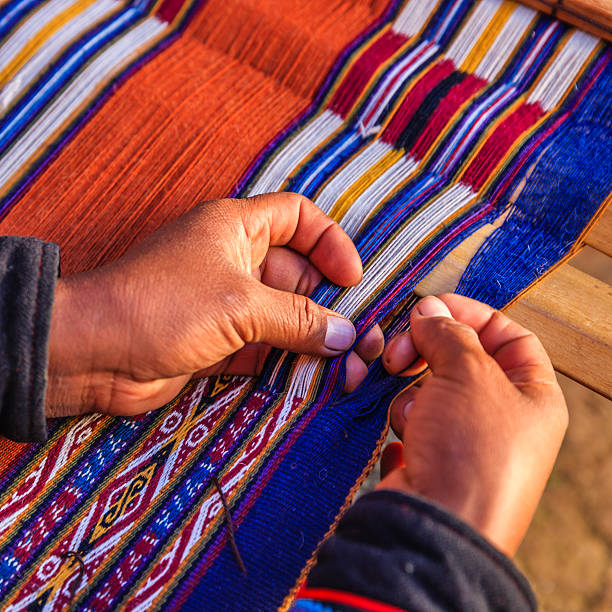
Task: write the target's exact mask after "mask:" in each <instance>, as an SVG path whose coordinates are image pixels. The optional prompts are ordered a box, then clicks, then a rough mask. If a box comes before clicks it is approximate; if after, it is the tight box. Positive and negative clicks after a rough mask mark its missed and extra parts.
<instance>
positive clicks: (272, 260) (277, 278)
mask: <svg viewBox="0 0 612 612" xmlns="http://www.w3.org/2000/svg"><path fill="white" fill-rule="evenodd" d="M256 278H257V277H256ZM322 278H323V275H322V274H321V272H319V270H317V268H315V267H314V266H313V265H312V264H311V263H310V261H309V260H308V258H306V257H304V256H303V255H300V254H299V253H296V252H295V251H292V250H291V249H287V248H284V247H272V248H271V249H270V250H269V251H268V253H267V255H266V257H265V258H264V260H263V262H262V264H261V266H260V267H259V279H260V280H261V282H262V283H264V284H265V285H268V287H273V288H274V289H279V290H280V291H290V292H292V293H299V294H300V295H310V294H311V293H312V292H313V291H314V289H315V287H316V286H317V285H318V284H319V283H320V282H321V279H322Z"/></svg>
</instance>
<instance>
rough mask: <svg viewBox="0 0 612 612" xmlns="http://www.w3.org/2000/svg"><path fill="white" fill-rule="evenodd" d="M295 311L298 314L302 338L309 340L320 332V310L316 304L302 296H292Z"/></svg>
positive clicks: (298, 325) (298, 327)
mask: <svg viewBox="0 0 612 612" xmlns="http://www.w3.org/2000/svg"><path fill="white" fill-rule="evenodd" d="M292 300H293V306H294V311H295V312H297V331H298V334H299V335H300V337H302V338H309V337H311V336H313V335H315V334H317V332H318V331H319V327H320V325H319V321H320V318H319V310H318V308H317V306H316V304H315V303H314V302H313V301H312V300H309V299H308V298H305V297H303V296H301V295H297V294H294V295H293V296H292Z"/></svg>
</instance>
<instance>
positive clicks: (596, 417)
mask: <svg viewBox="0 0 612 612" xmlns="http://www.w3.org/2000/svg"><path fill="white" fill-rule="evenodd" d="M559 382H560V384H561V387H562V388H563V392H564V394H565V399H566V401H567V405H568V408H569V412H570V425H569V428H568V432H567V436H566V438H565V442H564V444H563V447H562V449H561V453H560V455H559V460H558V461H557V465H556V467H555V470H554V472H553V474H552V476H551V478H550V481H549V483H548V487H547V489H546V492H545V493H544V497H543V498H542V502H541V504H540V507H539V508H538V511H537V513H536V516H535V518H534V521H533V523H532V524H531V527H530V529H529V531H528V533H527V537H526V538H525V540H524V542H523V544H522V546H521V548H520V550H519V554H518V557H517V562H518V565H519V567H520V568H521V569H522V570H523V572H524V573H525V574H526V575H527V577H528V578H529V579H530V581H531V583H532V585H533V587H534V589H535V591H536V594H537V596H538V601H539V602H540V605H541V609H542V610H543V611H544V612H562V611H563V612H583V611H585V612H586V611H589V612H591V611H592V612H604V611H605V612H610V611H612V402H610V401H609V400H606V399H604V398H603V397H601V396H599V395H597V394H596V393H593V392H592V391H589V390H588V389H585V388H584V387H581V386H580V385H578V384H577V383H575V382H573V381H572V380H569V379H568V378H566V377H564V376H559Z"/></svg>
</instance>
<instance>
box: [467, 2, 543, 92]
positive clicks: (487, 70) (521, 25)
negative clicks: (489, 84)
mask: <svg viewBox="0 0 612 612" xmlns="http://www.w3.org/2000/svg"><path fill="white" fill-rule="evenodd" d="M536 15H537V13H536V11H534V10H532V9H530V8H527V7H526V6H522V5H520V6H517V7H516V9H515V10H514V12H513V13H512V15H510V17H509V18H508V20H507V21H506V23H505V24H504V25H503V27H502V28H501V30H500V31H499V33H498V35H497V37H496V38H495V40H494V41H493V44H492V45H491V46H490V47H489V50H488V51H487V52H486V53H485V55H484V57H483V58H482V60H481V61H480V64H478V67H477V68H476V70H475V71H474V73H475V74H476V76H479V77H480V78H482V79H486V80H487V81H493V80H494V79H495V78H497V75H498V74H499V72H500V71H501V69H502V68H503V67H504V66H505V65H506V62H507V61H508V59H509V58H510V56H511V55H512V54H513V53H514V49H515V48H516V46H517V45H518V44H519V42H520V41H521V39H522V37H523V35H524V34H525V31H526V30H527V28H529V26H530V25H531V22H532V21H533V20H534V19H535V17H536Z"/></svg>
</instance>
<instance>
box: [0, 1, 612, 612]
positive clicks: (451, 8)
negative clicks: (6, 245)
mask: <svg viewBox="0 0 612 612" xmlns="http://www.w3.org/2000/svg"><path fill="white" fill-rule="evenodd" d="M22 4H23V8H22V13H20V15H19V16H18V17H15V23H14V24H13V25H11V26H10V27H8V29H7V30H6V31H4V30H3V32H5V34H4V36H5V38H4V39H3V41H4V42H3V46H1V47H0V69H2V70H5V71H6V74H13V75H14V74H17V72H16V70H25V69H26V68H27V67H28V66H30V64H31V62H34V61H35V59H33V58H36V57H37V55H36V53H38V50H39V49H42V48H43V46H44V45H48V44H51V43H52V42H53V41H55V38H56V37H57V36H59V35H60V33H61V32H62V31H63V30H62V27H67V26H65V25H64V26H62V25H61V24H62V23H64V24H72V23H73V21H74V20H76V19H83V22H84V23H85V21H86V20H85V19H84V18H83V17H82V16H83V15H85V14H88V13H86V11H87V10H88V9H87V6H91V7H95V10H94V9H91V10H92V11H93V12H95V16H93V15H92V17H91V19H92V20H94V19H97V20H98V21H95V23H94V21H91V22H89V21H87V23H85V25H84V26H83V28H82V29H81V30H78V31H76V30H75V32H76V33H74V35H73V38H71V39H70V41H69V42H66V41H64V42H62V43H61V44H60V43H53V44H57V45H58V47H57V48H58V49H59V48H60V47H61V49H62V51H61V52H62V53H64V54H66V53H68V51H65V50H64V49H65V48H68V49H69V50H70V53H72V54H73V55H74V56H75V57H77V56H78V57H83V58H84V59H83V61H82V62H81V63H80V64H78V65H76V64H75V67H74V71H73V72H70V73H68V72H66V77H65V80H63V81H62V80H59V79H60V76H58V75H63V74H64V72H62V70H63V68H62V66H63V65H64V64H62V63H61V62H55V63H51V64H48V65H47V64H45V66H44V67H40V65H39V64H32V67H31V68H29V70H31V71H34V72H32V74H34V75H35V79H34V77H33V78H32V80H31V81H28V82H27V83H26V81H19V83H25V84H24V85H23V88H22V89H21V90H16V89H14V88H13V89H11V88H10V87H9V88H8V89H7V86H5V87H4V89H3V90H2V92H3V95H4V92H7V91H8V92H9V93H8V94H7V96H8V98H7V100H8V102H7V103H6V106H5V108H6V110H5V114H4V115H3V116H2V118H1V119H0V130H1V131H0V138H6V139H7V140H6V141H5V140H2V141H1V142H3V143H5V144H4V145H3V147H4V148H3V149H2V156H0V172H2V174H1V175H0V176H2V179H1V180H2V181H3V183H2V185H3V187H2V189H4V191H3V192H2V193H3V194H4V196H3V197H4V199H3V206H4V210H5V213H6V217H5V219H4V221H3V231H4V232H9V231H10V232H14V233H35V234H37V235H39V236H41V237H44V238H50V239H55V240H57V241H59V242H60V244H61V245H62V247H63V249H64V269H65V270H69V271H77V270H79V269H82V268H84V267H89V266H92V265H95V264H97V263H100V262H102V261H105V260H107V259H110V258H112V257H114V256H116V255H117V254H118V253H120V252H122V251H123V250H125V248H127V246H128V245H129V244H130V243H131V241H133V240H134V237H135V235H136V234H138V233H139V234H140V235H142V234H144V233H148V232H150V231H152V230H153V229H155V227H157V226H159V225H160V224H161V223H163V222H164V221H166V220H167V219H170V218H173V217H175V216H176V215H178V214H179V213H180V212H182V211H184V210H185V209H186V208H188V207H189V206H190V205H192V204H193V202H194V201H196V200H197V199H204V198H206V197H212V196H219V195H225V194H226V193H227V192H229V191H230V190H232V189H233V192H234V194H236V195H251V194H255V193H262V192H265V191H275V190H280V189H286V190H292V191H299V192H301V193H304V194H306V195H308V196H309V197H310V198H312V199H313V200H314V201H315V202H316V203H317V204H318V205H319V206H320V207H321V208H322V209H323V210H325V211H326V212H327V213H328V214H330V215H331V216H333V217H334V218H336V219H337V220H338V221H339V223H340V224H341V225H342V226H343V227H344V228H345V230H346V231H347V232H348V233H349V234H350V235H351V236H352V237H353V239H354V240H355V243H356V245H357V247H358V249H359V252H360V254H361V257H362V259H363V261H364V270H365V272H364V280H363V282H362V283H361V284H360V285H359V286H358V287H355V288H351V289H341V288H338V287H336V286H333V285H330V284H327V283H322V284H321V286H319V287H318V288H317V290H316V293H315V296H314V297H315V299H317V301H319V302H321V303H323V304H325V305H326V306H328V307H330V308H334V309H335V310H338V311H339V312H342V313H343V314H346V315H347V316H350V317H351V319H352V320H353V321H354V322H355V325H356V328H357V330H358V333H359V334H360V335H362V334H364V333H365V332H366V331H367V330H368V329H369V328H371V326H372V325H374V324H375V323H379V324H381V325H382V327H383V329H384V330H385V332H386V333H387V334H392V333H394V332H395V331H397V330H400V329H404V328H405V327H406V325H407V321H408V316H409V312H410V307H411V305H412V303H413V301H414V300H413V297H412V293H411V292H412V289H413V288H414V286H415V285H416V284H417V282H418V281H419V280H420V279H421V278H422V277H423V276H424V275H425V274H426V273H427V272H428V271H429V270H430V269H431V268H432V267H433V266H434V265H435V264H436V263H437V262H438V261H440V259H441V258H442V257H443V256H444V255H445V254H446V253H447V252H448V251H449V250H450V249H451V248H452V247H453V246H454V245H456V244H457V243H458V242H459V241H461V240H462V239H464V238H465V237H466V236H467V235H468V234H469V233H471V232H473V231H475V230H476V229H477V228H478V227H481V226H482V225H483V224H484V223H487V222H490V221H492V220H493V219H495V218H497V217H498V216H499V215H501V214H502V213H503V212H505V211H506V210H507V209H508V202H509V199H510V195H512V194H515V195H516V193H517V191H519V193H518V195H517V197H516V198H515V202H514V204H513V205H512V207H511V209H510V210H509V212H508V215H507V217H506V219H505V221H504V223H503V224H502V225H501V226H500V228H499V229H498V230H497V231H496V232H495V233H494V234H493V235H492V236H491V238H490V239H489V240H488V241H487V242H486V243H485V245H483V247H482V249H481V251H480V252H479V253H478V254H477V256H476V257H475V258H474V260H473V261H472V262H471V264H470V266H469V267H468V269H467V270H466V273H465V275H464V278H463V279H462V281H461V283H460V286H459V290H460V291H461V292H463V293H465V294H467V295H472V296H476V297H479V298H480V299H484V300H485V301H489V302H490V303H493V304H495V305H497V306H504V305H505V304H507V303H508V302H510V301H511V300H512V299H514V298H515V297H516V296H517V295H518V294H520V292H522V291H523V290H524V289H525V288H526V287H528V286H529V285H530V284H531V283H533V282H534V281H535V280H537V278H538V277H539V276H541V275H542V274H543V273H545V272H546V271H547V270H548V269H550V268H551V267H552V266H554V265H555V264H556V263H557V262H558V261H559V260H560V259H562V258H563V257H564V256H565V255H566V254H567V252H568V251H569V250H570V249H571V247H572V245H573V244H574V243H575V242H576V241H577V240H578V239H579V238H580V236H581V235H582V233H583V232H584V231H585V228H587V227H588V225H589V223H590V222H591V220H592V219H593V218H594V217H595V216H596V215H597V213H598V211H600V210H601V209H602V207H603V205H604V203H605V201H606V199H607V198H608V196H609V193H610V191H611V190H612V160H611V156H610V154H609V150H610V146H611V144H612V95H611V94H612V52H611V50H610V48H609V47H608V46H606V45H604V44H603V43H601V42H600V41H599V40H598V39H596V38H594V37H592V36H590V35H588V34H585V33H583V32H580V31H577V30H574V29H571V28H568V27H567V26H565V25H563V24H560V23H558V22H556V21H552V20H550V19H549V18H547V17H544V16H541V15H539V14H538V13H536V12H535V11H533V10H531V9H529V8H526V7H524V6H521V5H517V4H515V3H513V2H504V1H501V0H478V1H476V2H474V1H473V0H470V1H467V0H441V1H438V2H436V1H434V0H409V1H408V2H407V3H392V4H391V5H389V6H387V7H384V6H382V5H380V4H379V3H373V4H371V5H366V4H365V3H364V4H361V3H356V4H355V5H353V4H351V3H344V2H337V3H330V2H318V3H317V2H314V3H305V4H304V5H301V4H298V3H287V6H286V7H285V9H286V10H285V11H283V12H280V13H279V10H278V4H277V3H274V2H270V3H269V4H268V3H266V2H260V3H257V4H256V5H255V4H253V5H251V4H248V3H246V2H244V3H240V2H235V3H232V2H231V1H229V0H224V1H223V2H221V1H219V2H215V1H214V0H211V1H210V2H209V3H207V4H206V5H205V6H204V7H203V8H202V9H201V11H200V12H199V13H198V14H197V15H196V16H195V17H193V18H192V20H191V21H190V22H189V23H186V22H187V18H188V17H189V16H190V15H191V13H190V7H189V6H187V5H184V6H180V7H179V6H178V5H174V8H173V10H172V12H171V13H170V12H168V13H166V12H162V13H160V12H159V10H160V9H159V7H157V8H155V7H144V6H142V7H141V6H140V5H138V7H135V6H133V5H123V4H122V5H121V10H125V11H132V10H136V8H138V11H140V12H138V17H134V20H135V21H134V22H130V25H128V26H126V28H127V29H126V30H125V32H128V33H130V32H134V31H136V30H137V28H138V27H143V28H145V26H144V25H142V24H145V23H146V24H149V23H151V20H154V25H155V28H154V29H151V30H150V31H149V30H148V29H147V28H149V25H147V26H146V28H145V29H144V30H143V38H142V39H141V38H137V39H134V40H132V38H130V39H129V40H130V42H129V44H128V43H127V42H126V43H125V44H126V45H127V47H125V48H124V47H117V48H116V49H115V47H114V46H113V44H110V43H103V44H101V46H100V47H99V48H96V49H94V48H93V47H92V48H91V52H92V55H91V56H87V57H85V50H88V49H90V47H89V46H88V44H89V42H88V41H89V40H90V38H89V37H91V36H95V35H97V34H96V33H98V32H100V31H105V30H104V27H106V26H102V25H101V23H102V21H104V20H106V21H104V23H105V24H106V23H107V21H108V20H109V19H110V17H109V16H108V15H106V13H105V14H104V16H103V17H100V14H99V13H98V12H97V11H99V10H102V9H101V8H100V7H102V6H103V4H102V0H100V1H99V2H97V3H95V4H91V5H87V4H86V3H83V4H81V3H78V6H79V8H81V9H82V11H77V10H76V9H75V10H74V11H72V9H71V8H70V7H71V6H72V4H71V3H70V2H65V1H63V2H60V1H59V0H56V2H55V4H54V0H50V1H49V2H46V3H33V2H30V3H29V4H27V5H26V4H24V3H15V4H14V3H11V2H5V3H4V4H3V5H2V6H0V10H1V11H3V13H2V14H7V15H9V14H13V13H12V12H11V11H13V12H14V11H15V10H17V9H14V6H21V5H22ZM113 6H114V5H113ZM162 6H164V5H162ZM118 7H119V5H117V7H115V8H114V9H113V10H116V11H119V12H121V11H120V9H119V8H118ZM20 10H21V9H20ZM43 11H46V12H43ZM71 11H72V12H71ZM41 12H43V17H44V19H43V18H41V17H40V15H39V13H41ZM15 14H16V13H15ZM130 14H131V13H130ZM37 15H38V17H37ZM57 15H67V17H66V18H65V19H64V20H63V21H62V19H63V18H62V19H59V18H57ZM28 19H32V20H33V21H32V24H33V25H31V26H28V28H29V29H28V28H26V29H24V30H23V32H24V33H23V34H22V35H21V37H20V38H15V39H13V37H15V36H16V35H17V34H18V33H19V32H20V31H21V30H20V28H24V24H25V23H26V21H27V20H28ZM100 20H102V21H100ZM17 22H19V24H20V25H18V24H17ZM98 22H100V23H98ZM2 23H4V21H0V25H1V24H2ZM79 23H80V22H79ZM113 23H114V21H113ZM49 24H51V25H49ZM183 26H184V27H185V30H184V33H183V34H182V35H181V36H180V37H179V38H178V39H176V40H175V41H174V42H173V43H172V44H170V45H169V46H167V47H166V48H164V49H163V50H161V49H159V44H160V42H161V41H162V40H169V38H165V37H169V36H171V34H172V33H173V32H176V31H177V30H178V29H180V28H181V27H183ZM151 27H152V26H151ZM37 28H38V29H37ZM100 28H102V29H100ZM43 30H44V32H43ZM153 30H155V34H153ZM71 31H72V30H71ZM45 32H46V34H45ZM39 33H40V34H39ZM117 36H119V37H120V36H121V35H120V34H117ZM124 36H127V34H125V33H124ZM138 36H140V34H139V35H138ZM13 40H15V41H16V42H11V41H13ZM118 40H119V39H118ZM120 40H124V39H123V38H120ZM9 43H10V44H9ZM156 45H157V47H156ZM5 48H6V49H7V56H6V57H7V58H8V59H7V60H6V66H8V68H6V69H5V68H4V67H3V66H4V62H5V60H4V57H5V56H4V55H1V54H2V53H4V50H5ZM111 49H115V51H112V53H110V52H109V50H111ZM153 49H157V50H158V51H159V53H158V55H156V56H155V57H152V56H151V51H152V50H153ZM119 50H121V52H119ZM9 51H10V52H11V53H12V55H11V54H10V53H9ZM107 52H109V55H108V56H105V55H104V54H105V53H107ZM58 53H59V51H58ZM96 53H97V55H94V54H96ZM73 55H69V56H68V55H67V56H66V57H69V58H71V57H73ZM15 57H19V58H21V59H19V60H15V59H14V58H15ZM45 57H48V56H45ZM61 57H63V56H61ZM101 57H107V60H105V61H106V62H107V64H104V66H108V70H107V71H106V72H104V71H102V70H101V69H99V68H96V69H95V70H92V71H90V72H88V70H89V68H90V67H91V66H94V65H96V66H98V64H95V62H97V61H98V59H99V58H101ZM145 57H148V58H149V61H148V62H147V63H146V64H145V63H143V59H144V58H145ZM67 61H68V60H67ZM11 62H12V63H11ZM135 62H136V64H135ZM17 65H19V66H20V67H19V68H16V66H17ZM135 65H138V66H140V69H139V70H138V71H137V72H134V73H133V74H131V76H129V78H127V80H124V81H123V82H122V84H121V85H120V86H119V87H118V88H117V89H116V91H114V92H113V93H114V95H112V96H110V97H108V99H107V100H106V102H105V103H104V104H103V105H101V106H100V100H101V98H100V96H101V95H104V91H106V92H109V91H110V90H109V86H110V84H111V83H112V82H113V81H114V80H116V79H117V78H119V77H120V76H121V75H123V76H124V77H125V76H126V69H128V67H129V66H135ZM11 71H12V72H11ZM1 74H5V73H4V72H2V73H1ZM92 74H95V75H98V76H100V75H102V76H100V80H99V81H96V84H95V86H92V87H91V88H88V87H89V83H90V81H91V79H92V78H93V77H92ZM9 78H14V77H10V76H9V77H7V79H9ZM62 78H63V77H62ZM2 82H3V83H4V82H5V81H2ZM6 82H7V83H8V82H9V81H6ZM10 82H12V81H10ZM28 83H30V85H28ZM47 83H49V84H50V85H47ZM77 83H78V84H79V85H78V86H77V85H76V84H77ZM51 86H53V87H55V89H49V90H48V91H49V94H48V95H47V94H44V95H43V94H42V93H41V92H45V91H47V89H46V88H47V87H51ZM28 87H29V88H28ZM316 91H318V94H317V95H316V97H315V92H316ZM9 94H10V95H9ZM45 96H47V97H45ZM31 100H35V101H36V105H34V106H33V105H32V104H34V102H31ZM22 108H23V109H26V110H24V111H23V112H22V111H21V110H20V109H22ZM94 108H97V109H98V110H97V112H96V113H95V114H93V113H92V110H93V109H94ZM26 111H27V112H26ZM84 118H87V119H88V120H87V122H86V123H83V119H84ZM77 126H81V127H80V129H79V130H78V131H77V130H76V127H77ZM273 134H276V136H275V137H273V138H272V140H271V137H272V135H273ZM3 135H4V136H3ZM258 153H259V154H258ZM57 194H61V196H62V197H61V201H59V202H58V198H57ZM49 203H52V205H50V204H49ZM343 376H344V360H343V359H341V358H340V359H336V360H330V361H327V362H324V361H321V360H318V359H315V358H311V357H304V356H300V357H298V356H295V355H291V354H287V353H283V352H280V351H277V352H274V353H273V354H272V355H271V356H270V358H269V360H268V362H267V364H266V367H265V371H264V373H263V375H262V376H261V378H260V379H258V380H248V379H240V378H223V377H222V378H218V379H210V380H205V381H200V382H194V383H192V384H190V385H189V386H188V387H187V388H186V389H185V390H184V391H183V393H182V394H181V395H180V397H179V398H177V400H175V401H174V402H173V403H172V404H170V405H168V406H166V407H164V408H163V409H161V410H159V411H156V412H154V413H152V414H149V415H145V416H143V417H139V418H132V419H111V418H103V417H101V416H98V415H92V416H89V417H87V418H83V419H76V420H64V421H58V422H55V423H54V424H53V425H52V427H51V436H50V439H49V441H48V442H47V443H46V444H45V445H29V446H19V445H14V444H10V443H8V442H3V443H2V450H3V455H2V458H0V482H2V493H1V494H0V496H1V498H2V499H1V500H0V597H2V599H3V601H4V602H5V604H6V606H7V607H8V608H9V609H15V610H17V609H27V608H28V606H31V607H32V608H34V609H38V608H44V609H49V610H51V609H58V610H59V609H65V608H67V607H68V606H73V607H74V608H75V609H83V610H89V609H91V610H102V609H109V608H113V607H122V608H125V609H142V610H144V609H149V608H155V607H165V608H168V609H175V608H179V607H184V608H186V609H194V610H202V609H205V610H242V609H244V610H272V609H275V608H276V607H278V606H279V605H281V604H282V602H283V601H284V600H285V598H286V597H287V596H288V595H289V593H290V592H291V591H292V589H294V587H295V586H296V584H297V583H298V581H299V579H300V575H301V574H303V570H304V568H305V567H306V566H307V564H308V562H309V560H310V559H311V557H312V554H313V552H314V551H315V549H316V546H317V544H318V542H319V541H320V540H321V538H322V537H323V536H324V535H325V534H326V532H327V531H328V529H329V528H330V526H331V525H332V524H333V522H334V521H335V519H336V517H337V516H338V513H339V512H340V511H341V509H342V507H343V505H344V504H345V503H348V501H350V498H351V496H352V494H353V493H354V491H355V490H356V488H357V486H358V485H359V483H360V481H361V480H362V478H363V476H364V475H365V473H366V472H367V469H368V466H370V465H372V463H373V461H374V460H375V458H376V453H377V450H378V448H379V446H380V443H381V441H382V440H383V439H384V430H385V427H386V420H387V415H386V408H387V405H388V402H389V400H390V398H391V397H392V396H393V395H394V394H395V393H396V392H397V390H398V389H399V388H400V387H401V386H403V384H405V382H402V381H397V380H395V379H392V378H388V377H385V376H384V375H383V372H382V368H381V366H380V364H378V363H377V364H374V365H373V366H372V367H371V368H370V372H369V374H368V377H367V379H366V381H365V382H364V383H363V384H362V386H361V387H360V389H359V390H358V391H356V392H355V393H354V394H352V395H350V396H342V395H341V393H340V390H341V389H342V384H341V383H342V380H343ZM214 479H216V481H217V483H218V485H219V486H218V487H217V485H216V484H215V481H214ZM219 488H220V489H221V490H222V491H223V493H224V496H225V498H226V499H227V503H228V506H229V509H230V512H231V514H232V518H233V521H234V524H235V526H236V543H237V546H238V549H239V551H240V554H241V557H242V559H243V560H244V563H245V565H246V569H247V573H246V575H244V574H243V573H242V572H241V570H240V567H239V565H238V563H237V559H236V557H235V555H234V553H233V551H232V548H231V546H230V545H229V543H228V530H227V522H226V517H225V514H224V511H223V503H222V500H221V497H220V495H219ZM81 562H82V563H81Z"/></svg>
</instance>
